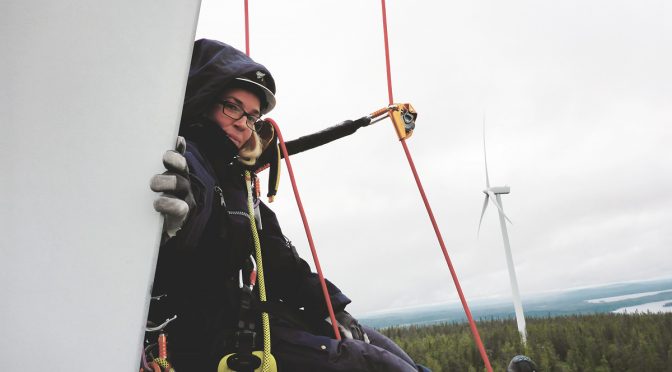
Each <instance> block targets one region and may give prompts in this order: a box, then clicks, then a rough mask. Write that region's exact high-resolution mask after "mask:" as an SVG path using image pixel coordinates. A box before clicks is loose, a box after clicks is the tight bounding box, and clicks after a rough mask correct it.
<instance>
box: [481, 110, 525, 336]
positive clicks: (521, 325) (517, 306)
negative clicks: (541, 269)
mask: <svg viewBox="0 0 672 372" xmlns="http://www.w3.org/2000/svg"><path fill="white" fill-rule="evenodd" d="M483 156H484V158H485V190H483V193H484V194H485V200H484V201H483V209H482V210H481V219H480V220H479V221H478V232H479V233H480V231H481V223H482V222H483V215H484V214H485V209H486V208H487V207H488V201H489V200H492V203H493V204H494V205H495V206H496V207H497V210H498V211H499V225H500V227H501V228H502V239H503V240H504V253H505V255H506V264H507V266H508V268H509V281H510V282H511V294H512V297H513V308H514V310H515V312H516V323H517V324H518V332H520V337H521V339H522V341H523V344H525V343H526V342H527V331H526V329H525V315H524V313H523V303H522V301H521V300H520V291H519V290H518V279H517V278H516V268H515V267H514V265H513V257H512V255H511V246H510V244H509V233H508V232H507V230H506V221H509V222H511V220H510V219H509V217H507V216H506V214H504V208H503V207H502V199H501V197H500V195H502V194H508V193H509V192H511V188H510V187H509V186H493V187H490V177H489V176H488V155H487V153H486V150H485V118H483ZM511 223H512V222H511Z"/></svg>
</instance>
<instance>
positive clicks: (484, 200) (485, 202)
mask: <svg viewBox="0 0 672 372" xmlns="http://www.w3.org/2000/svg"><path fill="white" fill-rule="evenodd" d="M488 199H489V198H488V196H487V195H486V196H485V199H483V210H481V219H480V220H478V232H476V237H478V236H479V235H480V234H481V223H483V215H484V214H485V208H487V207H488Z"/></svg>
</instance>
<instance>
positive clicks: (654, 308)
mask: <svg viewBox="0 0 672 372" xmlns="http://www.w3.org/2000/svg"><path fill="white" fill-rule="evenodd" d="M666 304H667V305H668V306H665V305H666ZM669 304H672V302H671V301H656V302H649V303H646V304H641V305H635V306H627V307H622V308H620V309H616V310H614V311H612V313H628V314H632V313H634V312H639V313H646V312H651V313H672V306H670V305H669Z"/></svg>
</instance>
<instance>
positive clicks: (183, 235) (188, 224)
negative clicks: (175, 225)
mask: <svg viewBox="0 0 672 372" xmlns="http://www.w3.org/2000/svg"><path fill="white" fill-rule="evenodd" d="M184 156H185V158H186V159H187V165H188V166H189V182H190V184H191V191H192V193H193V195H194V201H195V202H196V207H195V208H194V210H191V211H189V216H188V217H187V220H186V221H185V222H184V225H183V226H182V228H181V229H180V230H179V231H178V233H177V235H176V236H175V237H174V238H173V239H174V242H173V244H174V246H175V248H176V249H177V250H180V251H184V250H193V249H195V248H196V246H197V245H198V242H199V241H200V238H201V236H202V235H203V231H204V229H205V227H206V225H207V223H208V220H209V218H210V215H211V214H212V205H213V199H214V198H215V197H216V196H215V195H214V188H215V183H216V180H215V178H214V176H213V175H212V174H213V171H211V170H210V169H209V167H210V166H209V165H208V163H207V162H206V161H205V160H204V159H203V157H202V155H201V154H200V153H199V152H198V149H197V148H196V147H195V146H194V145H193V144H192V143H191V142H187V151H186V153H185V154H184ZM171 240H172V239H171Z"/></svg>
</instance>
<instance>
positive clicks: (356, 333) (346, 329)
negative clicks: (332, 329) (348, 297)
mask: <svg viewBox="0 0 672 372" xmlns="http://www.w3.org/2000/svg"><path fill="white" fill-rule="evenodd" d="M334 315H335V316H336V321H337V322H338V331H339V332H341V336H343V337H344V338H350V339H355V340H360V341H364V342H366V343H367V344H370V343H371V341H369V336H368V335H367V334H366V332H364V330H363V329H362V326H361V324H359V322H358V321H357V319H355V318H354V317H353V316H352V315H350V313H348V312H347V311H345V310H342V311H339V312H337V313H336V314H334ZM325 320H326V321H327V323H329V324H331V318H330V317H327V319H325Z"/></svg>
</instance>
